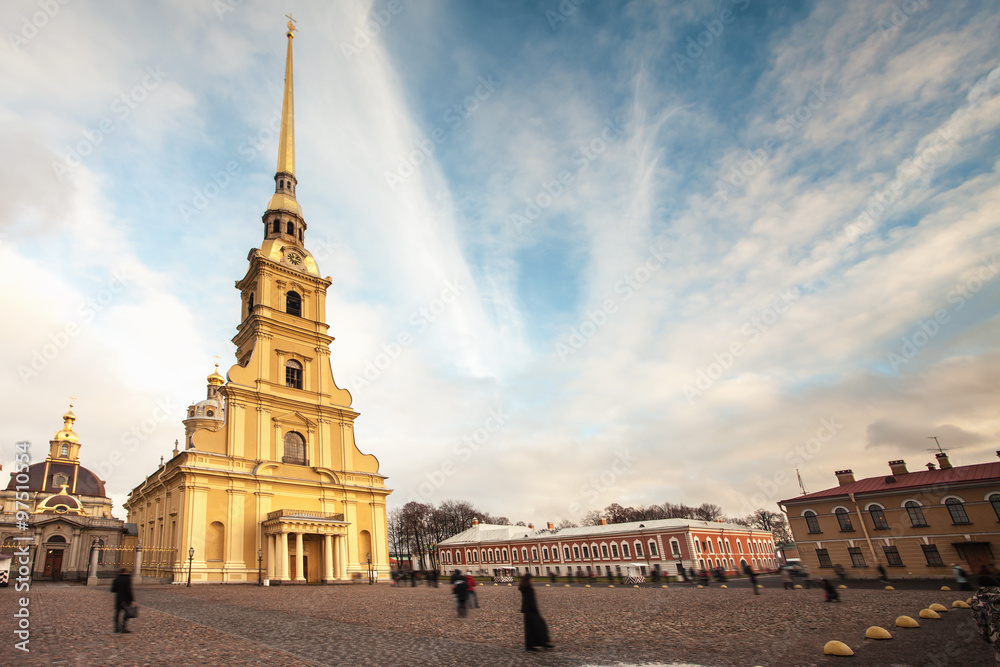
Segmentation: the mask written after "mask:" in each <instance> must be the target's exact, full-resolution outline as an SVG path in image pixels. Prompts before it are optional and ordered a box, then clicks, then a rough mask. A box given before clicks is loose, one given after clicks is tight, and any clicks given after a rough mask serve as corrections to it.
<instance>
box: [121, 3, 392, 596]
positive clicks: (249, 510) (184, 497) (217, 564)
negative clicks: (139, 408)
mask: <svg viewBox="0 0 1000 667" xmlns="http://www.w3.org/2000/svg"><path fill="white" fill-rule="evenodd" d="M294 30H295V28H294V26H293V25H292V23H291V22H290V23H289V24H288V34H287V37H288V56H287V62H286V66H285V92H284V102H283V107H282V119H281V133H280V140H279V150H278V168H277V173H276V174H275V176H274V182H275V191H274V195H273V196H272V197H271V201H270V203H269V204H268V206H267V210H266V211H265V213H264V215H263V218H262V220H263V223H264V241H263V243H261V245H260V247H259V248H254V249H253V250H251V252H250V256H249V258H248V259H249V261H250V266H249V269H248V270H247V273H246V276H244V277H243V279H242V280H239V281H238V282H237V283H236V288H237V289H238V290H239V291H240V295H241V299H242V321H241V322H240V323H239V325H238V326H237V334H236V336H235V338H233V343H235V344H236V359H237V363H236V365H234V366H233V367H231V368H230V369H229V372H228V378H223V377H222V376H221V375H219V374H218V368H216V372H214V373H212V374H211V375H209V376H208V395H207V397H206V399H205V400H204V401H201V402H199V403H196V404H194V405H192V406H191V407H190V408H189V409H188V415H187V419H185V420H184V425H185V439H186V444H185V448H184V449H183V450H182V451H176V450H175V456H174V457H173V458H171V460H170V461H169V462H167V463H165V464H163V465H162V466H161V467H160V469H159V470H157V471H156V472H155V473H153V474H152V475H150V476H149V477H147V478H146V480H145V481H144V482H143V483H142V484H140V485H139V486H137V487H136V488H135V489H133V490H132V492H131V493H130V495H129V499H128V501H127V502H126V503H125V507H126V508H127V509H128V516H129V521H130V522H134V523H136V524H138V526H139V537H140V539H141V540H142V542H143V544H144V545H146V546H153V547H158V548H175V549H177V552H176V559H175V563H174V572H173V574H174V580H175V581H177V580H180V579H182V578H183V579H186V578H187V573H188V568H189V567H190V569H191V580H192V582H207V581H211V582H244V581H253V582H256V581H257V577H258V566H261V567H262V568H265V572H266V573H265V575H264V576H265V577H266V578H267V579H270V581H271V583H272V584H276V583H281V582H300V583H305V582H311V583H319V582H324V583H328V582H333V581H340V580H347V579H351V578H354V577H358V576H362V575H367V573H368V571H369V562H370V567H371V569H373V570H374V571H375V572H376V573H377V574H379V575H380V576H383V577H385V576H387V575H388V572H389V562H388V542H387V536H386V509H385V503H386V497H387V496H388V495H389V493H390V491H389V490H388V489H387V488H386V486H385V477H384V476H382V475H380V474H379V472H378V469H379V464H378V461H377V460H376V459H375V457H374V456H371V455H368V454H363V453H361V451H360V450H359V449H358V447H357V445H356V444H355V442H354V419H355V418H356V417H357V416H358V413H357V412H354V411H353V410H352V409H351V395H350V392H348V391H347V390H345V389H341V388H339V387H338V386H337V384H336V382H335V381H334V378H333V372H332V370H331V367H330V343H331V342H332V341H333V337H332V336H330V335H329V334H328V333H327V329H328V328H329V327H328V325H327V323H326V290H327V288H328V287H329V286H330V283H331V280H330V279H329V278H323V277H321V275H320V272H319V267H318V266H317V265H316V261H315V260H314V259H313V256H312V254H311V253H310V252H309V250H308V249H307V248H306V246H305V231H306V222H305V219H304V218H303V215H302V208H301V207H300V206H299V203H298V201H297V200H296V198H295V190H296V185H297V183H298V181H297V179H296V177H295V130H294V100H293V86H292V40H293V31H294ZM192 549H193V552H192V551H191V550H192ZM189 557H190V562H189Z"/></svg>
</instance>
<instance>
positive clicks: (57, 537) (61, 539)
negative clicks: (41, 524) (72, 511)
mask: <svg viewBox="0 0 1000 667" xmlns="http://www.w3.org/2000/svg"><path fill="white" fill-rule="evenodd" d="M52 542H59V543H60V544H65V542H66V538H65V537H63V536H62V535H53V536H51V537H50V538H49V543H52Z"/></svg>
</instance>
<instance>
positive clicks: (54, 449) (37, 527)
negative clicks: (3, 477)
mask: <svg viewBox="0 0 1000 667" xmlns="http://www.w3.org/2000/svg"><path fill="white" fill-rule="evenodd" d="M75 422H76V415H75V414H73V409H72V406H70V409H69V411H67V412H66V414H64V415H63V426H62V428H61V429H59V431H57V432H56V434H55V435H54V436H53V437H52V440H50V441H49V454H48V456H47V457H45V460H44V461H41V462H39V463H34V464H31V465H28V462H29V461H30V460H31V458H32V452H31V451H30V445H29V444H28V443H20V444H18V445H17V446H16V450H15V458H16V465H15V468H14V470H13V471H12V472H11V473H10V482H9V483H8V484H7V488H6V490H4V491H0V558H3V557H4V556H8V557H9V556H14V555H18V554H23V555H26V556H28V557H30V558H32V559H33V562H32V566H31V572H32V578H33V579H48V580H54V581H57V580H60V579H73V580H79V579H84V578H86V576H87V564H88V563H89V562H90V557H91V548H92V547H97V548H100V549H115V548H117V547H118V546H120V545H121V543H122V537H123V535H124V534H125V532H126V529H125V523H124V522H123V521H122V520H121V519H116V518H114V517H113V516H111V499H110V498H108V496H107V493H105V490H104V481H103V480H101V478H100V477H98V476H97V475H95V474H94V473H93V472H91V471H90V470H88V469H87V468H84V467H83V466H82V465H80V438H79V436H77V434H76V431H74V430H73V426H74V424H75ZM19 511H20V514H19ZM102 560H103V558H102Z"/></svg>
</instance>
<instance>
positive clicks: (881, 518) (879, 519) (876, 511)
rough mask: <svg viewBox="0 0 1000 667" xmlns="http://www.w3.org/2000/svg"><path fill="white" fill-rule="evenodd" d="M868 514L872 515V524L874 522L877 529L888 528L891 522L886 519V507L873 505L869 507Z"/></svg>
mask: <svg viewBox="0 0 1000 667" xmlns="http://www.w3.org/2000/svg"><path fill="white" fill-rule="evenodd" d="M868 514H870V515H871V517H872V524H874V526H875V530H888V528H889V522H888V521H886V520H885V511H884V508H882V507H880V506H879V505H872V506H871V507H869V508H868Z"/></svg>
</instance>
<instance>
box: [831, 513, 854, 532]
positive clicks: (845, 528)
mask: <svg viewBox="0 0 1000 667" xmlns="http://www.w3.org/2000/svg"><path fill="white" fill-rule="evenodd" d="M834 513H835V514H836V515H837V521H838V522H840V532H842V533H853V532H854V524H852V523H851V515H850V514H848V513H847V510H845V509H844V508H843V507H838V508H837V509H836V510H835V512H834Z"/></svg>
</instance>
